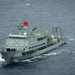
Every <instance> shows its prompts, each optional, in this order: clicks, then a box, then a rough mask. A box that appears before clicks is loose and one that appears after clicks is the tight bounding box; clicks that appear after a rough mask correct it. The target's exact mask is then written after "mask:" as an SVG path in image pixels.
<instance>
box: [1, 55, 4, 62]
mask: <svg viewBox="0 0 75 75" xmlns="http://www.w3.org/2000/svg"><path fill="white" fill-rule="evenodd" d="M0 62H5V60H4V59H2V56H1V54H0Z"/></svg>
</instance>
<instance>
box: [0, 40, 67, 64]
mask: <svg viewBox="0 0 75 75" xmlns="http://www.w3.org/2000/svg"><path fill="white" fill-rule="evenodd" d="M66 41H67V39H64V40H61V41H60V42H58V43H57V44H54V45H51V46H48V47H46V48H44V49H41V50H39V51H36V52H33V53H31V54H26V55H18V56H15V54H16V52H14V51H11V52H1V54H2V56H3V58H4V59H5V61H6V62H7V63H8V64H9V63H12V62H20V61H22V60H25V59H27V58H31V57H34V56H37V55H40V54H43V53H45V52H48V51H51V50H53V49H55V48H57V47H58V46H60V45H63V44H65V43H66ZM21 54H22V53H21Z"/></svg>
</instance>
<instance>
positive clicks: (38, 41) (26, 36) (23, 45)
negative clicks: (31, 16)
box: [0, 21, 67, 64]
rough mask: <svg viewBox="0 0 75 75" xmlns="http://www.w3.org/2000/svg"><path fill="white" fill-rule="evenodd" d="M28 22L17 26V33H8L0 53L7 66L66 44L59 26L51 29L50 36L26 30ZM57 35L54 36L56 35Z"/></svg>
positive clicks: (46, 33)
mask: <svg viewBox="0 0 75 75" xmlns="http://www.w3.org/2000/svg"><path fill="white" fill-rule="evenodd" d="M28 26H29V24H28V22H27V21H23V23H22V25H20V26H18V29H19V32H18V33H10V34H9V36H8V39H7V40H6V42H5V45H4V47H3V49H2V50H1V51H0V52H1V55H2V58H3V59H4V60H5V61H6V63H7V64H9V63H12V62H20V61H22V60H25V59H28V58H31V57H34V56H37V55H40V54H43V53H45V52H48V51H51V50H53V49H55V48H57V47H58V46H60V45H63V44H65V43H66V41H67V38H65V37H63V36H62V30H61V28H60V27H59V26H53V27H52V32H53V33H52V34H51V35H50V34H49V33H48V32H47V31H43V32H41V33H40V32H37V31H36V29H37V28H36V27H35V28H33V29H32V30H31V31H29V30H28ZM58 32H59V33H60V34H59V35H56V34H57V33H58Z"/></svg>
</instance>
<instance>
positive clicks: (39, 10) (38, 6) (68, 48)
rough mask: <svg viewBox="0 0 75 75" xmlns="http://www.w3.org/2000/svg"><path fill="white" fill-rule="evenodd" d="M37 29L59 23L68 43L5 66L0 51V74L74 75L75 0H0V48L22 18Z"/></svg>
mask: <svg viewBox="0 0 75 75" xmlns="http://www.w3.org/2000/svg"><path fill="white" fill-rule="evenodd" d="M23 20H25V21H28V22H29V26H28V29H29V30H30V31H31V30H32V28H34V27H36V28H37V31H38V32H42V31H44V30H48V33H49V34H51V33H52V30H51V28H52V26H53V25H59V26H60V27H61V28H62V31H63V36H65V37H67V38H68V41H67V44H65V45H63V46H60V47H58V48H57V49H54V50H53V51H51V52H48V53H44V54H42V55H39V56H35V57H33V58H31V59H27V60H24V61H23V62H19V63H13V64H9V65H6V63H5V61H4V60H3V59H2V58H1V54H0V75H75V0H0V48H3V46H4V44H5V40H6V39H7V38H8V34H9V33H11V32H17V31H18V27H17V26H18V25H20V23H22V21H23Z"/></svg>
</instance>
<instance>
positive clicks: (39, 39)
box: [37, 36, 46, 41]
mask: <svg viewBox="0 0 75 75" xmlns="http://www.w3.org/2000/svg"><path fill="white" fill-rule="evenodd" d="M43 39H46V36H45V37H41V38H38V39H37V41H41V40H43Z"/></svg>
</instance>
